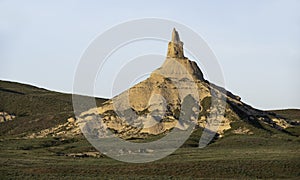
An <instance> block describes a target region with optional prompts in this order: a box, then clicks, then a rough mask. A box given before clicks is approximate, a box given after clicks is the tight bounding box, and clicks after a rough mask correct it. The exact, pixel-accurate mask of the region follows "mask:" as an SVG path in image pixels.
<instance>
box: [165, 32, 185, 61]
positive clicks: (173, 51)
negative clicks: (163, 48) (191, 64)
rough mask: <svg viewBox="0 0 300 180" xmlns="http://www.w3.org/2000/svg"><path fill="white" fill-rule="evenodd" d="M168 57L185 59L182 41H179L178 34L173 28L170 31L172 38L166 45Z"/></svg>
mask: <svg viewBox="0 0 300 180" xmlns="http://www.w3.org/2000/svg"><path fill="white" fill-rule="evenodd" d="M167 57H170V58H179V59H186V57H184V54H183V42H181V41H180V38H179V34H178V32H177V31H176V29H175V28H173V32H172V40H171V41H170V42H169V45H168V55H167Z"/></svg>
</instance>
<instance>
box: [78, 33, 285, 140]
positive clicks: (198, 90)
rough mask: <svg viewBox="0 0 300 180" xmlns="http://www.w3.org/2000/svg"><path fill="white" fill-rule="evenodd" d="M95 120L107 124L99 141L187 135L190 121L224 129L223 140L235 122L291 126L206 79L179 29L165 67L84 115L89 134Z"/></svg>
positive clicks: (101, 126) (100, 126) (81, 119)
mask: <svg viewBox="0 0 300 180" xmlns="http://www.w3.org/2000/svg"><path fill="white" fill-rule="evenodd" d="M187 97H189V100H187ZM185 100H187V101H188V103H186V104H191V105H192V109H193V112H192V114H191V117H189V118H188V119H184V118H182V117H184V116H182V115H184V114H186V112H184V110H183V109H182V105H183V104H184V101H185ZM221 104H223V106H221ZM211 114H214V115H215V116H211ZM94 115H99V116H101V118H102V120H103V122H104V123H100V124H98V126H96V127H95V129H93V131H98V135H99V137H100V136H103V135H104V134H105V133H107V129H109V130H111V131H112V132H114V133H115V134H116V135H117V136H119V137H121V138H124V139H127V138H143V137H147V136H148V135H158V134H164V133H167V132H169V131H171V130H172V129H173V128H178V129H182V130H184V129H185V128H186V126H187V123H186V122H187V121H193V122H195V123H196V124H197V127H202V128H204V127H205V126H208V127H210V126H217V127H218V126H219V128H218V129H216V130H217V132H218V134H219V135H222V134H223V133H224V132H225V131H227V130H230V129H231V124H232V123H233V122H245V123H246V124H251V126H253V127H254V128H264V127H263V125H267V126H271V127H273V128H276V129H278V130H282V129H284V128H286V127H289V126H290V125H289V124H288V123H287V122H286V121H285V120H284V119H280V118H279V119H278V118H274V117H273V116H272V115H271V114H268V113H266V112H264V111H260V110H257V109H254V108H252V107H251V106H249V105H247V104H245V103H243V102H242V101H241V98H240V97H238V96H235V95H233V94H232V93H230V92H228V91H226V90H225V89H223V88H221V87H218V86H216V85H214V84H212V83H210V82H208V81H207V80H205V79H204V77H203V73H202V72H201V70H200V68H199V67H198V66H197V64H196V63H195V62H194V61H191V60H189V59H188V58H186V57H185V56H184V49H183V42H182V41H181V40H180V37H179V34H178V32H177V31H176V30H175V28H174V29H173V32H172V40H171V41H170V42H169V44H168V53H167V57H166V60H165V62H164V63H163V64H162V66H161V67H160V68H158V69H157V70H155V71H154V72H152V73H151V75H150V77H149V78H147V79H146V80H144V81H142V82H140V83H138V84H137V85H135V86H133V87H131V88H130V89H128V90H127V91H125V92H123V93H121V94H120V95H117V96H116V97H114V98H112V99H110V100H108V101H106V102H105V103H104V105H102V106H100V107H97V108H93V109H90V110H88V111H86V112H83V113H82V114H81V115H80V117H79V118H78V124H79V125H81V126H82V129H83V130H84V129H88V130H89V131H91V129H89V128H90V127H88V128H87V127H85V124H86V122H88V121H90V120H95V119H93V118H94V117H95V116H94ZM97 121H98V120H96V121H95V122H97ZM99 122H100V120H99ZM245 129H246V127H240V130H237V131H235V133H237V134H239V133H247V134H251V133H250V132H251V130H248V129H247V130H245Z"/></svg>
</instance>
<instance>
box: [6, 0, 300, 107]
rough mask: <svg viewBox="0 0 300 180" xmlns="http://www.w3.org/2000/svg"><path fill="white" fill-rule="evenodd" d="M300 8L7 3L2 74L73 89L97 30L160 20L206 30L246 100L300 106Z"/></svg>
mask: <svg viewBox="0 0 300 180" xmlns="http://www.w3.org/2000/svg"><path fill="white" fill-rule="evenodd" d="M299 9H300V1H298V0H242V1H240V0H218V1H212V0H207V1H199V0H195V1H176V0H172V1H170V0H169V1H167V0H166V1H162V0H152V1H140V0H136V1H130V0H129V1H122V0H120V1H113V0H110V1H106V2H105V3H104V1H102V2H100V1H60V0H57V1H54V0H49V1H30V0H28V1H21V0H19V1H14V0H1V1H0V62H1V64H0V66H1V71H0V79H3V80H11V81H18V82H23V83H28V84H33V85H36V86H39V87H44V88H47V89H52V90H56V91H61V92H72V85H73V78H74V73H75V70H76V66H77V64H78V62H79V59H80V56H81V55H82V53H83V52H84V50H85V49H86V48H87V47H88V45H89V43H90V42H91V41H92V40H93V39H94V38H95V37H96V36H97V35H99V34H101V33H102V32H104V31H105V30H107V29H109V28H111V27H112V26H114V25H116V24H119V23H122V22H125V21H128V20H132V19H137V18H145V17H157V18H164V19H170V20H174V21H177V22H179V23H182V24H185V25H187V26H189V27H190V28H192V29H193V30H194V31H196V32H197V33H199V34H200V35H201V36H202V38H204V39H205V40H206V41H207V43H208V44H209V46H210V47H211V49H213V51H214V52H215V54H216V56H217V57H218V60H219V63H220V65H221V67H222V69H223V73H224V77H225V80H226V88H227V89H228V90H230V91H231V92H233V93H234V94H237V95H239V96H241V97H242V100H243V101H244V102H246V103H248V104H250V105H252V106H254V107H257V108H262V109H274V108H275V109H278V108H300V93H299V92H300V81H299V77H300V71H299V70H300V68H299V67H300V33H299V32H300V11H299ZM166 46H167V45H166ZM165 50H166V49H165ZM103 96H107V94H105V93H104V94H103Z"/></svg>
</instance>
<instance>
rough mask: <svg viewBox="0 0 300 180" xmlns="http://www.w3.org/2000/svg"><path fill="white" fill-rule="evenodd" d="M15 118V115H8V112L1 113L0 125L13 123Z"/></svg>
mask: <svg viewBox="0 0 300 180" xmlns="http://www.w3.org/2000/svg"><path fill="white" fill-rule="evenodd" d="M15 118H16V116H15V115H13V114H8V113H7V112H0V123H2V122H6V121H11V120H13V119H15Z"/></svg>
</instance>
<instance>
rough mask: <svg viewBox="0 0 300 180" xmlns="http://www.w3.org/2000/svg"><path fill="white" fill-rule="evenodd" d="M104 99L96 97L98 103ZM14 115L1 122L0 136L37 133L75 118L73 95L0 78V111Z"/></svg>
mask: <svg viewBox="0 0 300 180" xmlns="http://www.w3.org/2000/svg"><path fill="white" fill-rule="evenodd" d="M104 101H105V99H100V98H98V99H97V103H98V104H101V103H102V102H104ZM1 111H4V112H7V113H9V114H13V115H16V118H15V119H14V120H13V121H8V122H5V123H2V124H1V125H0V136H7V135H19V134H22V133H25V132H26V133H29V132H37V131H40V130H43V129H46V128H50V127H54V126H55V125H58V124H61V123H64V122H66V120H67V118H69V117H74V113H73V107H72V95H71V94H64V93H58V92H54V91H49V90H46V89H42V88H37V87H34V86H30V85H25V84H20V83H16V82H7V81H0V112H1Z"/></svg>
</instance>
